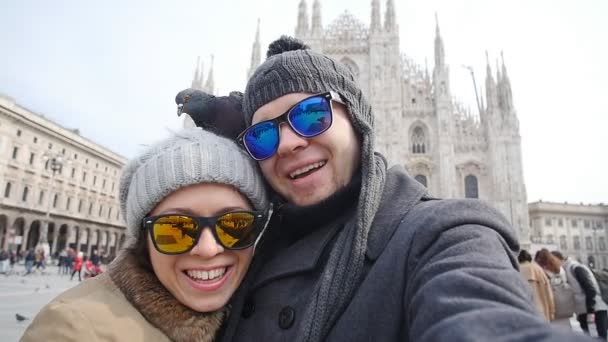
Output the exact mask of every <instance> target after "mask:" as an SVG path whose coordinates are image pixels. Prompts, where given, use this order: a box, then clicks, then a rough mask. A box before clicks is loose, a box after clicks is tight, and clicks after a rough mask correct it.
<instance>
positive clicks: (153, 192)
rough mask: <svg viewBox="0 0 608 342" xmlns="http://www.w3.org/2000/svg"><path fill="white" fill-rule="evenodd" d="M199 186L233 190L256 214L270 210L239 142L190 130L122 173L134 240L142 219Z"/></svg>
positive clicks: (143, 155) (164, 142)
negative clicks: (174, 196)
mask: <svg viewBox="0 0 608 342" xmlns="http://www.w3.org/2000/svg"><path fill="white" fill-rule="evenodd" d="M199 183H219V184H227V185H232V186H233V187H235V188H236V189H237V190H238V191H239V192H241V193H242V194H243V195H245V196H246V197H247V198H248V199H249V201H250V202H251V204H252V205H253V207H254V208H255V209H256V210H265V209H266V208H267V207H268V197H267V194H266V189H265V187H264V182H263V180H262V178H261V176H260V174H259V172H258V171H257V166H256V165H255V163H254V162H253V161H252V160H251V158H249V157H248V156H247V155H245V154H244V152H243V151H242V150H241V149H240V148H239V147H238V146H237V145H236V143H235V142H233V141H232V140H230V139H227V138H224V137H220V136H218V135H215V134H213V133H211V132H209V131H206V130H203V129H201V128H199V127H196V128H188V129H184V130H182V131H179V132H177V133H175V134H174V135H173V136H171V137H169V138H167V139H164V140H162V141H160V142H158V143H156V144H154V145H152V146H150V147H148V148H146V150H145V151H143V152H142V153H141V154H140V155H139V156H137V157H135V158H133V159H131V160H130V161H129V162H128V163H127V165H126V166H125V167H124V169H123V172H122V176H121V178H120V193H119V197H120V209H121V211H122V215H123V217H124V218H125V220H126V222H127V232H128V233H129V235H130V237H131V238H134V239H137V238H138V237H139V234H140V232H141V222H142V219H143V218H144V217H145V216H146V215H147V214H148V213H150V212H151V211H152V209H154V207H156V205H157V204H158V203H159V202H161V201H162V200H163V198H165V197H166V196H167V195H169V194H170V193H172V192H174V191H175V190H178V189H180V188H183V187H185V186H188V185H194V184H199ZM201 200H202V201H204V198H201Z"/></svg>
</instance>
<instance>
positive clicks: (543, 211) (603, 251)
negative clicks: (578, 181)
mask: <svg viewBox="0 0 608 342" xmlns="http://www.w3.org/2000/svg"><path fill="white" fill-rule="evenodd" d="M528 208H529V213H530V230H531V240H532V242H533V246H535V245H539V246H554V247H555V249H557V250H559V251H561V252H562V253H563V254H564V255H568V256H570V257H573V258H575V259H577V260H579V261H580V262H583V263H586V264H588V265H590V266H591V267H593V268H596V269H602V268H607V269H608V245H607V239H608V205H605V204H595V205H592V204H582V203H581V204H571V203H567V202H565V203H553V202H543V201H539V202H533V203H530V204H528Z"/></svg>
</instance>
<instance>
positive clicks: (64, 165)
mask: <svg viewBox="0 0 608 342" xmlns="http://www.w3.org/2000/svg"><path fill="white" fill-rule="evenodd" d="M125 162H126V160H125V158H124V157H122V156H120V155H118V154H116V153H114V152H112V151H110V150H108V149H106V148H104V147H103V146H100V145H98V144H96V143H94V142H92V141H90V140H88V139H86V138H84V137H82V136H80V135H79V133H78V130H70V129H66V128H64V127H61V126H60V125H58V124H56V123H54V122H52V121H51V120H49V119H47V118H45V117H44V116H41V115H39V114H36V113H34V112H32V111H30V110H28V109H27V108H24V107H23V106H20V105H19V104H17V103H15V101H14V100H13V99H11V98H9V97H6V96H2V95H0V191H1V192H0V249H8V248H12V249H13V250H16V251H19V252H20V251H23V250H26V249H28V248H30V247H35V246H36V245H37V244H38V240H39V238H40V236H41V235H44V231H43V230H45V229H46V227H47V224H46V223H47V220H46V218H47V213H48V215H49V216H48V217H49V220H48V230H47V238H48V242H49V245H50V251H51V253H54V252H56V251H59V250H61V249H63V248H65V247H68V246H69V247H72V248H74V249H76V250H79V251H83V252H85V253H86V254H90V253H91V252H92V251H93V250H97V251H98V252H99V253H100V254H101V255H104V256H113V255H114V254H115V253H116V251H117V250H118V249H119V248H120V247H121V246H122V244H123V243H124V241H125V224H124V221H123V218H122V217H121V215H120V210H119V200H118V182H119V177H120V171H121V168H122V166H123V165H124V164H125Z"/></svg>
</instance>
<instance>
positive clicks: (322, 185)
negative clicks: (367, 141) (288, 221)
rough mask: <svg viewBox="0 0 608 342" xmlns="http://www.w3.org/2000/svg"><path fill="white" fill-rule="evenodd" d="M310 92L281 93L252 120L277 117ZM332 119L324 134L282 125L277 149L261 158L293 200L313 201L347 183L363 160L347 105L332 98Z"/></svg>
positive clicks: (301, 203) (302, 203)
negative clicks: (302, 133) (306, 134)
mask: <svg viewBox="0 0 608 342" xmlns="http://www.w3.org/2000/svg"><path fill="white" fill-rule="evenodd" d="M310 95H311V94H309V93H292V94H287V95H284V96H281V97H279V98H277V99H275V100H274V101H271V102H269V103H267V104H265V105H264V106H262V107H260V108H259V109H258V110H257V111H256V112H255V113H254V114H253V118H252V124H255V123H258V122H261V121H265V120H270V119H274V118H275V117H277V116H279V115H281V114H283V113H285V112H286V111H287V110H289V108H291V107H292V106H293V105H294V104H296V103H297V102H299V101H301V100H303V99H305V98H307V97H309V96H310ZM332 107H333V123H332V126H331V127H330V128H329V129H328V130H327V131H326V132H324V133H322V134H321V135H318V136H316V137H313V138H304V137H301V136H299V135H298V134H296V133H295V132H294V131H293V130H292V129H291V127H289V125H288V124H287V123H284V124H282V125H281V127H280V142H279V147H278V149H277V152H276V153H275V154H274V155H273V156H272V157H270V158H268V159H266V160H263V161H260V168H261V169H262V173H263V174H264V177H265V178H266V180H267V181H268V182H269V183H270V185H271V186H272V188H273V189H274V190H275V191H276V192H278V193H279V194H280V195H282V196H283V197H284V198H286V199H287V200H288V201H289V202H290V203H294V204H296V205H299V206H305V205H312V204H316V203H319V202H320V201H322V200H324V199H326V198H327V197H329V196H330V195H332V194H333V193H335V192H336V191H337V190H339V189H341V188H343V187H344V186H346V185H347V184H348V183H349V182H350V180H351V179H352V177H353V174H354V172H355V170H356V169H357V167H358V165H359V161H360V155H361V153H360V147H359V146H360V141H359V138H358V137H357V135H356V134H355V131H354V129H353V127H352V124H351V122H350V119H349V115H348V113H347V109H346V107H345V106H344V105H342V104H339V103H337V102H335V101H332Z"/></svg>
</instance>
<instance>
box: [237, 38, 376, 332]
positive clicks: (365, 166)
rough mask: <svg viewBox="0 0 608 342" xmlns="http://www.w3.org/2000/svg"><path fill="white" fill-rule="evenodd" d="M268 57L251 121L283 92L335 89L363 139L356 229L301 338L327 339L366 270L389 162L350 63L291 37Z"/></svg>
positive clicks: (343, 237) (318, 293) (340, 244)
mask: <svg viewBox="0 0 608 342" xmlns="http://www.w3.org/2000/svg"><path fill="white" fill-rule="evenodd" d="M267 57H268V58H267V59H266V61H264V63H262V64H261V65H260V66H259V67H258V68H257V69H256V71H255V72H254V74H253V75H252V76H251V78H250V79H249V82H248V83H247V87H246V89H245V94H244V98H243V112H244V115H245V122H246V123H247V124H248V125H250V124H251V119H252V117H253V114H254V113H255V112H256V111H257V110H258V109H259V108H260V107H262V106H264V105H265V104H267V103H269V102H271V101H273V100H275V99H277V98H279V97H281V96H283V95H286V94H290V93H300V92H304V93H312V94H314V93H321V92H327V91H334V92H337V93H338V94H340V96H341V97H342V100H343V101H344V102H345V104H346V107H347V109H348V113H349V114H350V119H351V124H352V125H353V128H354V130H355V131H356V132H357V133H358V135H359V138H360V143H361V159H360V161H359V166H360V170H361V190H360V194H359V199H358V203H357V212H356V214H355V215H356V216H355V217H354V218H353V221H354V225H353V229H348V230H347V229H343V230H341V231H340V233H339V234H338V237H337V238H336V242H335V243H334V245H333V247H332V250H331V252H330V254H329V255H328V260H327V264H326V267H325V269H324V271H323V274H322V275H321V279H322V280H321V283H320V286H317V287H316V288H315V294H314V295H313V296H312V298H313V300H311V301H310V304H309V306H308V308H307V310H306V312H304V313H303V317H302V323H301V325H300V331H299V332H298V338H297V339H296V341H322V340H324V339H325V336H326V334H327V333H328V331H329V329H330V328H331V327H332V326H333V324H334V323H335V322H336V319H337V317H338V315H339V313H340V312H341V311H342V310H344V308H345V307H346V306H347V305H348V303H349V302H350V300H351V298H352V296H353V293H354V291H355V289H356V288H357V286H358V284H359V281H360V279H361V276H362V274H363V266H364V261H365V253H366V250H367V240H368V235H369V231H370V229H371V225H372V221H373V219H374V216H375V214H376V211H377V210H378V206H379V204H380V199H381V196H382V191H383V189H384V181H385V174H386V162H385V160H384V158H383V157H379V156H376V155H375V153H374V118H373V115H372V110H371V106H370V104H369V102H368V101H367V99H366V98H365V96H364V95H363V92H362V91H361V88H360V87H359V85H358V84H357V81H356V80H355V77H354V76H353V74H352V72H351V71H350V69H348V67H346V66H345V65H344V64H342V63H339V62H337V61H334V60H333V59H331V58H329V57H328V56H325V55H322V54H320V53H317V52H314V51H312V50H310V49H309V48H308V46H306V45H305V44H304V43H302V42H301V41H298V40H297V39H294V38H290V37H286V36H283V37H281V38H279V39H278V40H276V41H275V42H273V43H271V44H270V46H269V50H268V53H267ZM311 229H312V227H311Z"/></svg>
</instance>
